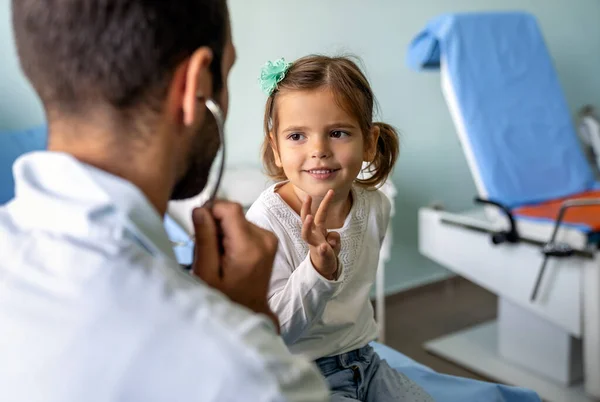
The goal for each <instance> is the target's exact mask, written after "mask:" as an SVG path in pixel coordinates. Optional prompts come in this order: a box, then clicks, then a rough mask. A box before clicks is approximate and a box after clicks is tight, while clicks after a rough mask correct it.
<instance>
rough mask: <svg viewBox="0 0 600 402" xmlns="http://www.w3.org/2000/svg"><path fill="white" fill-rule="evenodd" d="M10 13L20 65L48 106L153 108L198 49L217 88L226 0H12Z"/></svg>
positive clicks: (69, 108) (66, 108)
mask: <svg viewBox="0 0 600 402" xmlns="http://www.w3.org/2000/svg"><path fill="white" fill-rule="evenodd" d="M12 13H13V27H14V31H15V39H16V45H17V50H18V54H19V58H20V61H21V66H22V68H23V71H24V73H25V75H26V76H27V77H28V78H29V80H30V81H31V83H32V85H33V87H34V88H35V90H36V91H37V93H38V95H39V96H40V98H41V100H42V102H43V103H44V106H45V108H46V110H47V111H48V110H51V111H53V110H60V111H61V112H64V113H71V114H73V113H81V112H83V111H85V110H86V108H88V107H89V106H90V105H96V104H99V103H101V104H108V105H110V106H112V107H114V108H115V109H117V110H119V111H128V110H132V109H135V108H137V107H139V106H142V105H145V106H150V107H151V108H155V107H156V104H157V102H159V101H161V100H162V99H163V98H164V96H165V95H166V91H167V89H168V84H169V82H170V81H171V79H172V77H173V73H174V71H175V68H176V66H177V65H178V64H179V63H181V61H183V60H185V58H187V57H189V56H191V55H192V53H193V52H194V51H195V50H196V49H198V48H199V47H202V46H208V47H210V48H211V49H212V51H213V53H214V60H213V63H212V66H211V72H212V74H213V79H214V83H213V88H214V90H215V92H217V91H219V90H220V89H221V88H222V85H223V82H222V77H221V75H222V73H221V60H222V54H223V51H224V47H225V41H226V39H227V38H226V33H227V23H228V16H227V5H226V2H225V0H174V1H168V0H44V1H42V0H13V1H12Z"/></svg>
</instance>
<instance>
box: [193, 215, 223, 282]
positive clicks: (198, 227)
mask: <svg viewBox="0 0 600 402" xmlns="http://www.w3.org/2000/svg"><path fill="white" fill-rule="evenodd" d="M192 221H193V222H194V232H195V237H196V247H195V249H194V265H193V273H194V274H195V275H196V276H198V277H199V278H201V279H202V280H203V281H205V282H206V283H208V284H214V283H215V281H217V280H218V278H219V264H220V256H219V248H218V244H217V226H216V224H215V221H214V219H213V217H212V216H211V214H210V212H208V210H207V209H205V208H195V209H194V210H193V211H192Z"/></svg>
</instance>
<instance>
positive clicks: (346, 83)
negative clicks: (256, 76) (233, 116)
mask: <svg viewBox="0 0 600 402" xmlns="http://www.w3.org/2000/svg"><path fill="white" fill-rule="evenodd" d="M324 87H326V88H330V89H331V90H332V91H333V93H334V94H335V97H336V100H337V102H338V104H339V105H340V107H342V108H343V109H344V110H345V111H346V112H347V113H349V114H350V115H352V116H354V117H355V118H356V119H357V120H358V122H359V125H360V129H361V131H362V133H363V139H364V140H365V141H366V140H367V136H368V135H369V133H370V132H371V129H372V128H373V127H375V126H376V127H379V130H380V133H379V139H378V140H377V144H376V145H375V147H376V152H375V157H374V159H373V161H372V162H371V163H370V164H369V166H368V168H367V169H366V170H367V172H369V173H370V174H371V176H370V177H368V178H366V179H357V180H356V182H357V184H359V185H361V186H363V187H367V188H375V187H377V186H378V185H380V184H382V183H383V182H385V180H386V179H387V178H388V176H389V174H390V173H391V172H392V170H393V168H394V164H395V163H396V159H397V158H398V153H399V140H398V133H397V132H396V130H395V129H394V127H392V126H390V125H389V124H385V123H381V122H373V112H374V109H375V107H376V101H375V96H374V95H373V91H372V90H371V86H370V85H369V82H368V80H367V78H366V77H365V75H364V74H363V73H362V71H361V70H360V68H359V67H358V66H357V64H356V63H355V62H354V61H352V60H351V59H350V58H349V57H328V56H320V55H311V56H306V57H303V58H301V59H299V60H297V61H296V62H294V63H293V64H292V66H291V67H290V68H289V70H288V71H287V73H286V76H285V78H284V79H283V80H282V81H281V82H279V84H278V85H277V88H276V89H275V90H274V91H273V93H272V94H271V95H270V96H269V98H268V99H267V103H266V107H265V117H264V131H265V137H264V140H263V144H262V150H261V154H262V160H263V165H264V167H265V170H266V174H267V175H268V176H269V177H271V178H272V179H274V180H286V179H287V177H286V176H285V173H284V172H283V169H281V168H279V167H278V166H277V165H276V164H275V155H274V153H273V147H275V146H276V145H277V144H274V143H272V140H271V131H272V130H275V129H276V127H277V113H276V111H275V103H276V102H275V101H276V99H277V94H278V93H280V92H285V91H298V90H314V89H319V88H324ZM275 138H276V137H275Z"/></svg>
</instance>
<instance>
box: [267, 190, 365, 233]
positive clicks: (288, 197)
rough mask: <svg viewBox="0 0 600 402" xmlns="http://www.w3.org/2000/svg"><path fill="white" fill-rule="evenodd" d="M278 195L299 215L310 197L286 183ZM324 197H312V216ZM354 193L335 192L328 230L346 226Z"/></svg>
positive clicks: (346, 191)
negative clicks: (305, 201)
mask: <svg viewBox="0 0 600 402" xmlns="http://www.w3.org/2000/svg"><path fill="white" fill-rule="evenodd" d="M276 191H277V193H279V195H280V196H281V198H282V199H283V200H284V201H285V203H286V204H288V205H289V206H290V207H291V208H292V209H293V210H294V211H295V212H296V213H297V214H298V215H300V212H301V209H302V204H303V202H304V200H306V198H307V197H308V194H307V193H305V192H304V191H302V190H301V189H299V188H298V187H296V186H294V185H293V184H292V183H291V182H287V183H285V184H284V185H283V186H281V187H279V188H278V189H277V190H276ZM321 201H323V197H312V202H311V214H312V215H313V216H315V214H316V213H317V210H318V209H319V206H320V205H321ZM352 202H353V200H352V192H351V191H350V189H349V188H348V189H346V190H339V189H338V190H335V195H334V197H333V199H332V200H331V202H330V203H329V208H328V212H327V221H326V225H325V226H326V227H327V229H339V228H341V227H342V226H343V225H344V222H345V221H346V217H347V216H348V214H349V213H350V210H351V208H352Z"/></svg>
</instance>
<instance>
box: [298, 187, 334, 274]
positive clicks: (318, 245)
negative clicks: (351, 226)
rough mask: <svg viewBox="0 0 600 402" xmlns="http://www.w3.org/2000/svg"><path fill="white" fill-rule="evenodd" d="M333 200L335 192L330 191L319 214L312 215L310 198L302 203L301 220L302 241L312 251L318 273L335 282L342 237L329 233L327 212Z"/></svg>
mask: <svg viewBox="0 0 600 402" xmlns="http://www.w3.org/2000/svg"><path fill="white" fill-rule="evenodd" d="M332 198H333V190H329V191H328V192H327V194H326V195H325V197H324V198H323V201H321V205H319V209H318V210H317V213H316V214H315V216H314V217H313V216H312V215H311V214H310V211H311V205H312V199H311V197H310V196H308V197H307V198H306V200H304V202H303V203H302V210H301V212H300V218H301V219H302V239H303V240H304V241H305V242H306V243H307V244H308V246H309V249H310V260H311V262H312V264H313V266H314V267H315V268H316V270H317V271H319V273H320V274H321V275H323V276H324V277H325V278H327V279H330V280H333V279H335V278H336V276H337V275H336V274H337V270H338V258H337V256H338V254H339V252H340V235H339V233H337V232H330V233H328V232H327V228H326V226H325V223H326V222H327V210H328V208H329V203H330V202H331V199H332Z"/></svg>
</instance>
